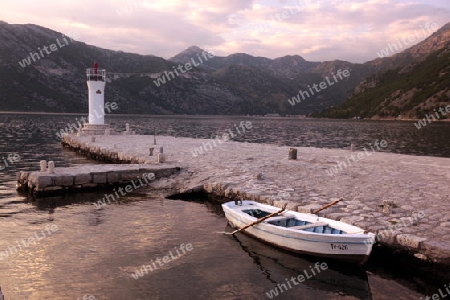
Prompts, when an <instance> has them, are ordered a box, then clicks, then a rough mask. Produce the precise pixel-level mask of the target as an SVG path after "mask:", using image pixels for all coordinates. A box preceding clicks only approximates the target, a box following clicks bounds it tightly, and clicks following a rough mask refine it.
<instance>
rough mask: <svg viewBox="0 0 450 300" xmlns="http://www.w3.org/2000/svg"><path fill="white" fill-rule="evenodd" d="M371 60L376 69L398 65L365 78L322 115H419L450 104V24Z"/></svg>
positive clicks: (421, 116)
mask: <svg viewBox="0 0 450 300" xmlns="http://www.w3.org/2000/svg"><path fill="white" fill-rule="evenodd" d="M371 63H372V65H374V67H375V68H376V69H380V68H381V69H386V68H387V66H392V67H395V68H394V69H390V70H388V71H385V72H381V73H376V74H373V75H372V76H370V77H368V78H366V79H364V80H363V81H362V82H361V83H360V84H359V85H357V86H356V88H355V90H354V93H353V94H352V96H351V97H350V98H349V99H348V100H347V101H346V102H345V103H343V104H342V105H340V106H338V107H335V108H331V109H329V110H326V111H325V112H324V113H322V114H319V116H324V117H332V118H352V117H362V118H372V119H380V118H387V119H417V118H423V117H424V116H425V115H426V114H430V113H433V110H434V109H436V110H439V108H441V107H445V106H446V105H448V104H450V88H449V86H450V79H449V78H450V76H449V74H450V73H449V72H450V25H449V24H447V25H446V26H444V27H443V28H441V29H440V30H438V31H437V32H436V33H434V34H433V35H432V36H430V37H429V38H427V39H426V40H425V41H423V42H421V43H419V44H417V45H415V46H413V47H411V48H409V49H407V50H405V51H403V52H401V53H399V54H397V55H394V56H392V57H389V58H383V59H377V60H374V61H372V62H371ZM440 117H441V118H442V119H445V118H446V117H447V118H448V117H449V116H445V115H444V116H440Z"/></svg>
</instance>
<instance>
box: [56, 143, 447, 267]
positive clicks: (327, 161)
mask: <svg viewBox="0 0 450 300" xmlns="http://www.w3.org/2000/svg"><path fill="white" fill-rule="evenodd" d="M62 143H63V144H64V145H66V146H68V147H70V148H71V149H73V150H75V151H78V152H79V153H82V154H84V155H88V156H90V157H93V158H96V159H99V160H104V161H110V162H115V163H141V164H150V165H153V166H164V167H167V168H174V167H180V168H181V171H180V172H179V173H178V174H177V175H176V176H171V177H169V178H164V179H160V180H158V181H155V182H154V183H152V184H151V186H153V188H158V187H163V188H167V191H170V192H168V194H167V196H169V195H170V194H173V193H190V192H198V191H205V192H207V193H209V194H213V195H216V196H219V197H221V198H222V199H223V201H226V200H230V199H253V200H256V201H259V202H263V203H269V204H273V205H275V206H278V207H281V206H282V205H283V203H285V202H288V208H289V209H292V210H296V211H300V212H310V211H311V209H315V208H319V207H321V206H323V205H325V204H327V203H329V202H331V201H332V200H334V199H337V198H343V201H341V202H340V203H339V204H337V205H335V206H333V207H331V208H329V209H326V210H324V211H322V212H320V213H319V215H321V216H325V217H328V218H331V219H335V220H340V221H344V222H347V223H349V224H353V225H356V226H360V227H362V228H364V229H366V230H369V231H371V232H374V233H377V234H378V241H379V243H380V244H382V245H385V246H388V247H390V248H394V249H400V250H402V251H404V252H407V253H410V254H412V255H414V256H415V257H416V258H417V259H420V260H426V261H432V262H437V263H439V264H444V265H450V241H449V240H448V236H449V235H450V215H449V212H450V184H449V182H450V159H449V158H439V157H426V156H409V155H400V154H393V153H383V152H379V151H371V150H369V152H367V151H362V149H361V148H359V147H358V146H360V145H356V147H354V148H356V151H353V152H352V151H350V145H349V149H348V150H344V149H319V148H297V150H298V152H297V159H289V150H290V149H289V147H288V146H286V147H278V146H276V145H269V144H252V143H238V142H234V141H224V140H218V139H215V140H212V139H211V140H208V139H191V138H181V137H178V138H175V137H162V136H157V137H156V144H155V141H154V137H153V136H140V135H129V136H120V135H116V136H97V137H96V140H95V141H94V142H92V141H91V139H90V137H84V136H75V135H66V136H64V137H63V139H62ZM160 147H163V149H164V160H165V161H164V163H162V164H161V163H158V160H157V156H158V152H159V149H160ZM150 148H154V152H155V153H152V154H153V155H152V156H150V155H149V154H150V151H149V149H150ZM354 150H355V149H354ZM352 154H353V155H355V156H356V157H359V158H360V159H358V161H356V162H355V161H354V160H351V159H349V157H350V156H351V155H352ZM358 155H359V156H358ZM343 162H347V164H346V166H344V164H343ZM339 163H340V164H339ZM333 168H335V171H336V172H333V173H332V172H330V170H332V169H333Z"/></svg>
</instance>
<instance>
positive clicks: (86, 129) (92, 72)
mask: <svg viewBox="0 0 450 300" xmlns="http://www.w3.org/2000/svg"><path fill="white" fill-rule="evenodd" d="M86 77H87V78H86V79H87V86H88V89H89V117H88V121H89V123H88V124H84V126H83V133H87V134H90V135H93V134H107V133H108V132H109V125H108V124H105V84H106V82H105V80H106V70H105V69H99V68H98V64H97V63H94V67H93V68H89V69H86Z"/></svg>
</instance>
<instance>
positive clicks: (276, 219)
mask: <svg viewBox="0 0 450 300" xmlns="http://www.w3.org/2000/svg"><path fill="white" fill-rule="evenodd" d="M290 218H291V217H290V216H276V217H270V218H268V219H267V220H266V222H272V221H281V220H285V219H290Z"/></svg>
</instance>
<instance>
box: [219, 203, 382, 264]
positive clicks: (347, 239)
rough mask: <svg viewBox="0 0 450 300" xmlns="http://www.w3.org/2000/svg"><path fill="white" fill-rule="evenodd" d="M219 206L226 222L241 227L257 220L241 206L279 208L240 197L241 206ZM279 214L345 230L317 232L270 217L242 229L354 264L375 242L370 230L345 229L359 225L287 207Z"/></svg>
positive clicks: (289, 248) (284, 246) (273, 242)
mask: <svg viewBox="0 0 450 300" xmlns="http://www.w3.org/2000/svg"><path fill="white" fill-rule="evenodd" d="M222 207H223V209H224V212H225V216H226V218H227V219H228V221H229V223H230V224H231V226H233V227H235V228H242V227H244V226H246V225H248V224H250V223H252V222H254V221H256V220H257V218H255V217H252V216H251V215H248V214H247V213H245V212H243V210H246V209H249V208H250V207H252V208H254V209H260V210H264V211H266V212H270V213H271V212H275V211H278V210H279V208H276V207H273V206H269V205H264V204H260V203H257V202H254V201H244V202H243V205H242V206H240V205H236V204H235V203H234V202H228V203H225V204H223V205H222ZM283 216H284V217H286V218H290V217H295V218H297V219H301V220H305V221H308V222H311V223H313V222H315V221H320V222H327V224H330V225H331V226H333V227H334V228H339V229H341V230H343V231H345V232H346V233H344V234H319V233H315V232H308V231H304V230H295V229H291V228H289V227H283V226H276V225H273V224H271V223H269V222H270V221H271V218H269V219H268V220H266V221H264V222H262V223H259V224H256V225H254V226H251V227H249V228H247V229H245V230H244V231H243V233H245V234H247V235H249V236H252V237H253V238H256V239H258V240H261V241H263V242H265V243H267V244H270V245H272V246H275V247H278V248H281V249H284V250H287V251H290V252H294V253H298V254H307V255H313V256H317V257H326V258H329V259H336V260H340V261H345V262H351V263H356V264H363V263H365V262H366V261H367V259H368V257H369V255H370V253H371V251H372V245H373V243H374V242H375V238H374V237H375V235H374V234H373V233H367V234H366V233H348V232H358V231H363V230H362V229H361V228H359V227H356V226H352V225H349V224H346V223H343V222H339V221H334V220H331V219H326V218H320V217H317V216H315V215H312V214H302V213H297V212H292V211H289V210H287V211H285V212H284V213H283ZM274 219H276V218H274Z"/></svg>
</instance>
